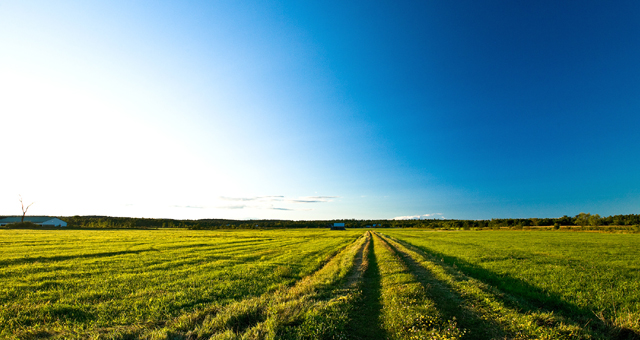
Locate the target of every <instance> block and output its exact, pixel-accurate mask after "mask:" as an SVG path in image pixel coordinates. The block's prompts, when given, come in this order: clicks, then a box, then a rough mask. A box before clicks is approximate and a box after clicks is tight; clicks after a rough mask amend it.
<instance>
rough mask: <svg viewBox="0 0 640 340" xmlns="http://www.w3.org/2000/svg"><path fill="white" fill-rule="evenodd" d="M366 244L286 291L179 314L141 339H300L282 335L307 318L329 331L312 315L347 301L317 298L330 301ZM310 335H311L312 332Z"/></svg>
mask: <svg viewBox="0 0 640 340" xmlns="http://www.w3.org/2000/svg"><path fill="white" fill-rule="evenodd" d="M363 236H364V235H363ZM366 241H367V237H366V236H365V237H362V236H361V237H359V238H358V239H356V240H355V241H354V242H352V243H350V244H348V245H346V246H345V247H343V248H342V249H340V250H338V251H336V252H335V253H333V254H332V255H331V256H329V257H328V258H327V260H326V261H325V264H324V265H323V266H321V267H320V268H319V269H318V270H316V271H315V272H313V273H311V274H310V275H307V276H306V277H304V278H302V279H301V280H299V281H298V282H297V283H296V284H294V285H293V286H291V287H283V288H281V289H279V290H277V291H275V292H271V293H267V294H264V295H261V296H259V297H254V298H248V299H244V300H240V301H237V302H234V303H231V304H229V305H226V306H223V307H219V306H211V307H210V308H207V309H204V310H201V311H197V312H194V313H190V314H188V315H182V316H180V317H178V318H175V319H174V320H172V321H170V322H168V323H167V324H166V325H165V326H164V327H162V328H160V329H156V330H153V331H151V332H148V333H147V334H146V335H144V336H143V338H145V339H167V338H177V339H209V338H211V339H281V338H287V337H288V335H289V338H304V337H296V336H293V335H294V334H295V333H293V334H290V333H291V332H288V333H287V330H288V329H289V330H291V329H295V328H296V327H298V328H300V326H304V325H305V322H306V321H307V319H309V318H308V316H309V314H311V319H312V321H314V319H313V318H314V317H316V316H320V320H316V321H321V322H320V323H318V322H316V323H315V324H314V325H313V326H316V327H318V326H325V328H327V327H326V326H327V324H328V326H330V327H331V326H335V322H333V320H331V319H322V315H319V314H318V313H315V314H314V313H313V312H314V311H315V310H322V309H323V308H324V309H327V306H328V307H332V306H333V305H336V304H339V303H341V302H344V301H348V298H347V299H344V298H342V299H341V297H338V298H336V299H329V300H323V299H322V298H323V297H327V298H330V297H331V295H333V294H331V292H334V291H336V289H337V288H339V286H340V283H341V282H342V281H344V280H345V279H347V277H348V275H349V274H350V273H351V272H352V270H354V266H355V265H357V263H356V261H355V258H356V256H357V254H358V252H359V251H361V250H362V248H363V245H364V244H365V243H366ZM349 277H350V275H349ZM347 280H348V279H347ZM334 300H336V301H334ZM320 314H321V313H320ZM316 319H317V318H316ZM323 321H324V324H323V323H322V322H323ZM330 327H329V328H330ZM334 328H335V327H334ZM312 330H315V331H317V329H312ZM320 330H322V329H320ZM325 331H333V329H325ZM307 338H309V339H313V338H322V337H313V336H309V337H307Z"/></svg>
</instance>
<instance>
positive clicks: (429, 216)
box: [393, 213, 444, 220]
mask: <svg viewBox="0 0 640 340" xmlns="http://www.w3.org/2000/svg"><path fill="white" fill-rule="evenodd" d="M434 218H442V219H444V216H442V214H441V213H433V214H424V215H413V216H398V217H394V218H393V219H394V220H426V219H434Z"/></svg>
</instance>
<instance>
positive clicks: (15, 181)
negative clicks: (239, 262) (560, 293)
mask: <svg viewBox="0 0 640 340" xmlns="http://www.w3.org/2000/svg"><path fill="white" fill-rule="evenodd" d="M639 17H640V4H638V3H637V2H634V1H628V2H625V1H623V2H616V3H615V4H614V3H599V2H593V3H591V2H584V3H580V4H579V5H578V4H566V5H561V4H558V3H557V2H554V1H542V2H533V3H516V2H513V3H511V2H502V1H496V2H492V1H489V2H475V1H462V2H456V3H448V2H442V3H440V4H435V5H434V4H425V3H423V2H415V3H405V4H402V5H398V4H391V3H385V2H370V1H368V2H364V1H363V2H353V3H349V4H345V3H343V2H334V3H327V2H321V3H318V4H314V5H308V4H306V5H303V4H300V3H297V2H287V1H284V2H251V1H241V2H238V1H219V2H210V1H201V2H198V1H193V2H188V3H184V2H144V1H136V2H130V1H103V2H98V1H92V2H82V1H77V2H76V1H59V2H50V1H41V2H38V1H30V2H21V1H7V2H2V3H0V151H1V152H2V156H3V157H2V159H3V165H2V171H1V174H2V176H0V188H1V190H0V215H17V214H19V213H20V205H19V202H18V198H19V195H22V197H23V199H24V201H25V202H27V203H30V202H35V204H34V205H33V206H32V207H31V208H30V210H29V214H31V215H57V216H65V215H113V216H132V217H168V218H189V219H198V218H237V219H246V218H274V219H275V218H278V219H333V218H370V219H376V218H468V219H483V218H498V217H555V216H561V215H564V214H569V215H575V214H577V213H579V212H582V211H584V212H591V213H598V214H600V215H610V214H629V213H640V211H639V209H640V171H638V169H640V157H638V154H640V133H638V131H637V130H638V126H640V64H639V63H638V60H640V21H639V20H637V19H638V18H639Z"/></svg>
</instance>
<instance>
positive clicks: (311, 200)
mask: <svg viewBox="0 0 640 340" xmlns="http://www.w3.org/2000/svg"><path fill="white" fill-rule="evenodd" d="M335 198H339V196H305V197H298V198H296V199H288V200H287V202H291V203H326V202H332V201H333V199H335Z"/></svg>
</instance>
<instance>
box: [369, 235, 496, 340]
mask: <svg viewBox="0 0 640 340" xmlns="http://www.w3.org/2000/svg"><path fill="white" fill-rule="evenodd" d="M382 237H383V239H384V240H385V241H386V242H387V244H388V245H389V247H390V248H391V249H392V250H393V251H394V252H395V253H397V254H398V255H399V256H400V258H402V260H403V261H404V263H405V264H406V265H407V266H408V267H409V269H410V270H411V271H412V272H413V274H414V275H415V276H416V278H417V279H418V281H420V283H421V284H422V286H423V287H424V288H425V290H426V291H427V295H428V296H429V298H431V299H432V300H433V302H434V303H435V305H436V308H437V309H438V310H439V311H441V312H442V314H443V316H445V317H446V318H450V319H455V320H456V321H457V322H458V324H459V325H460V327H462V328H464V329H466V330H467V333H466V334H465V336H464V337H463V338H464V339H478V340H485V339H499V338H504V337H505V336H506V334H505V332H504V330H503V329H502V326H501V325H500V324H499V323H497V322H495V321H494V320H485V319H483V318H482V315H478V314H477V313H476V312H474V311H473V310H471V309H470V308H469V307H468V306H467V305H466V304H465V301H464V298H463V297H462V296H461V295H460V294H459V293H457V292H455V291H454V290H451V289H450V287H449V286H448V285H446V284H445V283H443V282H441V281H440V280H438V279H437V278H436V277H435V276H434V275H433V273H431V272H430V271H428V270H427V269H426V268H425V267H423V266H421V265H420V264H419V263H418V260H417V259H414V257H415V256H416V254H415V253H412V252H411V251H410V250H408V249H407V248H405V247H404V246H402V245H401V244H399V243H397V242H394V241H393V240H391V239H389V237H386V236H382Z"/></svg>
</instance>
